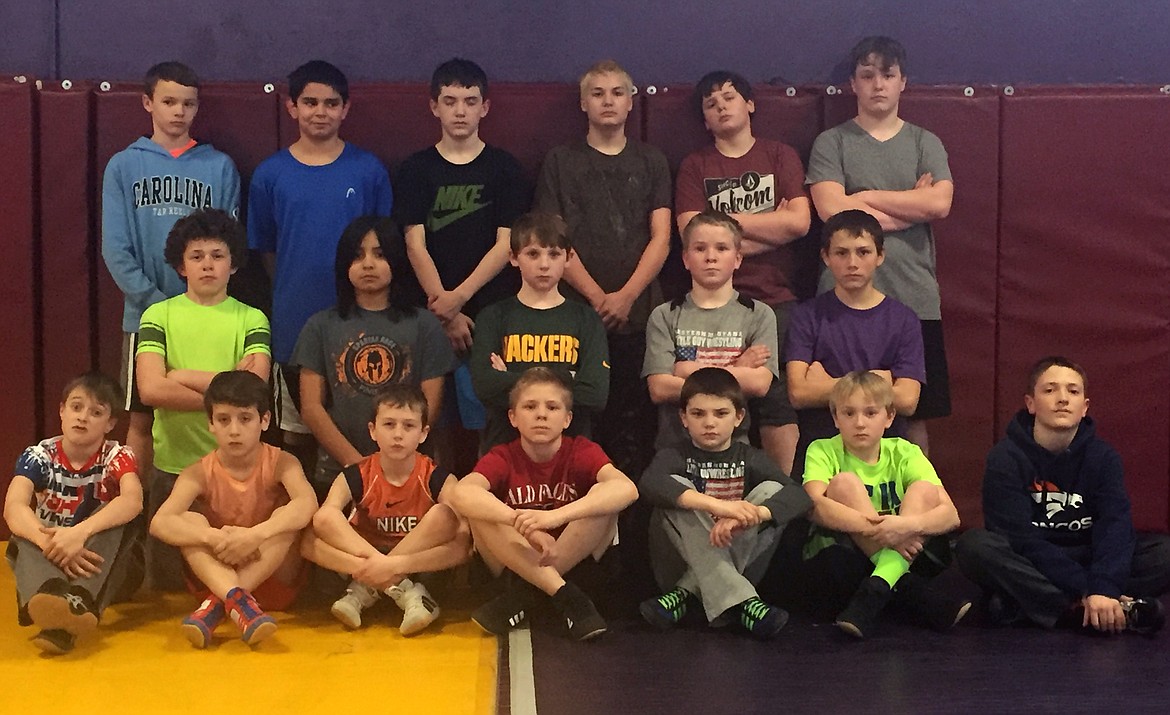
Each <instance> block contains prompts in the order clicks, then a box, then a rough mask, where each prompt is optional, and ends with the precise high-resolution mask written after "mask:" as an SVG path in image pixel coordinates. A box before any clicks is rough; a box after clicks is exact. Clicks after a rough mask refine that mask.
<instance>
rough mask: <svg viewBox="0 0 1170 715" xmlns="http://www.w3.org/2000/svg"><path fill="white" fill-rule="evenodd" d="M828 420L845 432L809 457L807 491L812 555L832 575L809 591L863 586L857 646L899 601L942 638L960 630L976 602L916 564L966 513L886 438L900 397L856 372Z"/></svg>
mask: <svg viewBox="0 0 1170 715" xmlns="http://www.w3.org/2000/svg"><path fill="white" fill-rule="evenodd" d="M829 410H830V411H831V413H832V415H833V423H834V424H835V425H836V426H837V429H838V430H839V431H840V434H838V435H837V436H836V437H831V438H829V439H818V440H817V441H815V442H813V443H812V444H811V445H810V446H809V448H808V455H807V456H806V458H805V468H804V490H805V491H806V492H807V493H808V495H809V497H811V498H812V502H813V510H812V513H811V515H810V518H811V520H812V522H813V524H815V525H816V526H817V527H819V528H817V529H814V530H813V533H812V536H811V538H810V539H809V541H808V543H807V544H805V555H806V556H813V557H815V558H814V560H820V565H821V566H822V567H823V568H825V569H826V571H828V573H825V574H820V576H821V577H819V578H816V577H813V575H812V570H810V571H809V573H806V574H804V576H805V578H804V582H805V583H804V586H805V588H807V589H809V590H810V591H816V590H818V589H824V590H825V591H826V593H824V594H822V596H823V597H822V598H820V599H817V600H818V601H828V600H831V595H832V594H829V593H828V591H829V590H831V586H830V584H836V585H839V584H842V583H849V582H851V583H856V584H857V585H856V590H855V591H854V592H853V595H852V597H851V598H850V600H849V603H848V605H847V606H846V607H845V609H844V610H842V611H841V612H840V613H838V614H837V617H836V624H837V626H838V627H839V628H840V629H841V630H843V631H845V632H846V633H848V634H849V635H852V636H854V637H856V638H865V637H867V636H869V635H872V634H873V628H874V626H875V624H876V621H877V618H878V616H879V614H880V613H881V612H882V610H883V609H884V608H885V606H886V604H887V603H889V602H890V600H891V598H895V597H896V598H898V599H899V600H900V601H902V602H903V603H904V604H905V605H906V606H907V607H908V608H909V610H911V611H913V612H916V613H917V614H919V615H921V616H922V617H923V618H924V619H925V620H926V622H927V623H928V624H929V625H931V626H933V627H934V628H936V629H938V630H945V629H947V628H950V627H951V626H953V625H954V624H956V623H958V622H959V619H961V618H962V617H963V616H964V615H966V613H967V610H968V609H969V608H970V607H971V602H970V601H967V600H965V599H952V598H949V597H947V596H946V595H945V594H943V593H942V592H941V591H939V590H937V589H935V588H934V587H933V586H932V585H930V584H929V582H928V581H926V580H925V579H924V578H923V577H922V576H920V575H919V574H917V573H913V572H911V571H910V564H911V562H912V561H914V560H915V559H916V558H917V557H918V556H919V555H920V554H922V553H923V550H924V548H925V547H927V545H928V541H929V539H930V537H932V536H937V535H939V534H945V533H947V532H950V531H952V530H954V529H956V528H957V527H958V526H959V512H958V510H956V509H955V504H954V502H952V501H951V497H950V495H948V494H947V490H946V489H945V488H944V487H943V485H942V482H941V481H939V478H938V474H936V473H935V471H934V467H933V466H931V464H930V462H929V461H928V460H927V459H926V455H924V454H923V453H922V450H921V449H920V448H919V447H918V446H917V445H915V444H913V443H911V442H907V441H906V440H904V439H901V438H898V437H890V438H883V437H882V435H883V434H884V433H885V430H886V428H888V427H889V426H890V423H891V422H893V420H894V414H895V413H894V389H893V387H891V385H890V383H889V382H888V381H887V380H886V379H885V378H883V377H881V376H879V375H876V374H874V373H873V372H868V371H864V370H859V371H856V372H851V373H849V374H847V375H845V376H844V377H842V378H841V379H839V380H837V383H836V384H835V385H834V386H833V390H832V392H831V393H830V395H829Z"/></svg>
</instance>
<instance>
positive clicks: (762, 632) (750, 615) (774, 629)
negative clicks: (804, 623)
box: [738, 596, 788, 641]
mask: <svg viewBox="0 0 1170 715" xmlns="http://www.w3.org/2000/svg"><path fill="white" fill-rule="evenodd" d="M738 608H739V622H740V623H741V624H743V627H744V628H746V629H747V630H748V631H749V632H750V633H751V634H752V635H753V636H755V637H756V638H758V639H760V640H762V641H766V640H770V639H772V638H775V637H776V634H777V633H779V632H780V629H781V628H783V627H784V626H785V625H787V623H788V611H785V610H784V609H783V608H780V607H778V606H772V605H769V604H767V603H765V602H763V601H761V600H760V599H759V598H757V597H755V596H752V597H751V598H749V599H748V600H746V601H744V602H743V603H741V604H739V606H738Z"/></svg>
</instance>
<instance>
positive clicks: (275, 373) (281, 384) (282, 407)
mask: <svg viewBox="0 0 1170 715" xmlns="http://www.w3.org/2000/svg"><path fill="white" fill-rule="evenodd" d="M272 377H273V382H274V383H275V385H274V389H273V390H272V392H273V399H274V400H275V404H274V405H273V408H274V411H275V412H276V425H277V426H278V427H280V428H281V429H282V430H284V431H285V432H295V433H297V434H311V433H312V431H311V430H310V429H309V428H308V427H306V426H305V423H304V422H302V421H301V411H300V407H301V382H300V380H301V371H300V369H299V368H298V367H297V366H295V365H288V364H284V363H277V364H276V366H275V367H274V368H273V370H272Z"/></svg>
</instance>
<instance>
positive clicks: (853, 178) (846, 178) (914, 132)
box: [805, 119, 951, 320]
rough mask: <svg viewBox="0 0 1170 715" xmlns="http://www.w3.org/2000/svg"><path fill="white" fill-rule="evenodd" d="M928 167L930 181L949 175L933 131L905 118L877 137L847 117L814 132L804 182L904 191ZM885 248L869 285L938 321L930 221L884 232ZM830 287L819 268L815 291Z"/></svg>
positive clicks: (853, 189) (847, 188) (848, 188)
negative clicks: (892, 130) (890, 131)
mask: <svg viewBox="0 0 1170 715" xmlns="http://www.w3.org/2000/svg"><path fill="white" fill-rule="evenodd" d="M927 172H930V174H931V175H932V176H933V177H934V180H935V181H949V180H950V179H951V169H950V166H948V165H947V152H946V149H944V148H943V145H942V142H941V141H939V138H938V137H937V136H935V135H934V134H931V133H930V132H928V131H926V130H925V129H923V128H922V127H918V126H915V125H913V124H911V123H909V122H904V123H903V124H902V129H901V130H899V131H898V133H897V134H895V135H894V136H893V137H891V138H889V139H887V140H886V141H884V142H880V141H878V140H876V139H874V138H873V137H872V136H870V134H869V132H867V131H865V130H864V129H862V128H861V127H860V126H858V125H857V123H856V122H855V121H853V120H852V119H850V120H849V121H847V122H845V123H843V124H839V125H837V126H835V127H833V128H832V129H829V130H826V131H824V132H822V133H821V135H820V136H818V137H817V140H816V141H815V142H814V143H813V148H812V154H811V155H810V156H809V160H808V173H807V176H806V179H805V183H806V184H809V185H811V184H816V183H818V182H821V181H834V182H837V183H838V184H841V185H842V186H844V187H845V193H846V195H849V194H855V193H857V192H858V191H865V190H870V189H876V190H882V191H907V190H909V189H913V188H914V184H915V183H916V182H917V181H918V177H920V176H922V175H923V174H925V173H927ZM885 253H886V260H885V263H883V264H882V266H881V267H880V268H878V270H877V273H876V274H875V275H874V286H876V287H877V289H878V290H880V291H881V292H883V293H885V294H886V295H888V296H890V297H892V298H894V299H896V300H898V301H899V302H902V303H905V304H906V305H907V306H909V307H910V309H911V310H913V311H914V313H915V314H916V315H917V316H918V318H919V320H938V319H939V318H940V317H941V313H940V310H939V293H938V277H937V275H936V272H935V247H934V233H933V232H932V231H931V229H930V224H928V223H919V224H914V225H913V226H911V227H910V228H907V229H905V230H903V231H889V232H887V233H886V245H885ZM832 287H833V275H832V274H831V273H829V272H828V271H827V270H825V271H822V272H821V280H820V286H819V292H822V293H823V292H825V291H827V290H830V289H832Z"/></svg>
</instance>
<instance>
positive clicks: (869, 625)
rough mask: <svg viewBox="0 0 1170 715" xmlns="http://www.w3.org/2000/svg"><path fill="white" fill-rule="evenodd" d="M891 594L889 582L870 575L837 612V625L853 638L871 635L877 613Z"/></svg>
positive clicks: (887, 601)
mask: <svg viewBox="0 0 1170 715" xmlns="http://www.w3.org/2000/svg"><path fill="white" fill-rule="evenodd" d="M892 596H893V591H892V590H890V584H888V583H886V582H885V580H883V579H881V578H878V577H877V576H870V577H869V578H867V579H865V580H864V581H862V582H861V585H860V586H858V587H857V591H855V592H854V593H853V598H851V599H849V605H847V606H845V610H844V611H841V612H840V613H838V614H837V620H836V621H835V623H836V625H837V627H838V628H840V629H841V630H843V631H845V632H846V633H848V634H849V635H851V636H853V637H854V638H865V637H866V636H870V635H873V629H874V625H875V624H876V623H877V617H878V614H880V613H881V612H882V609H883V608H885V607H886V604H887V603H889V602H890V598H891V597H892Z"/></svg>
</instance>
